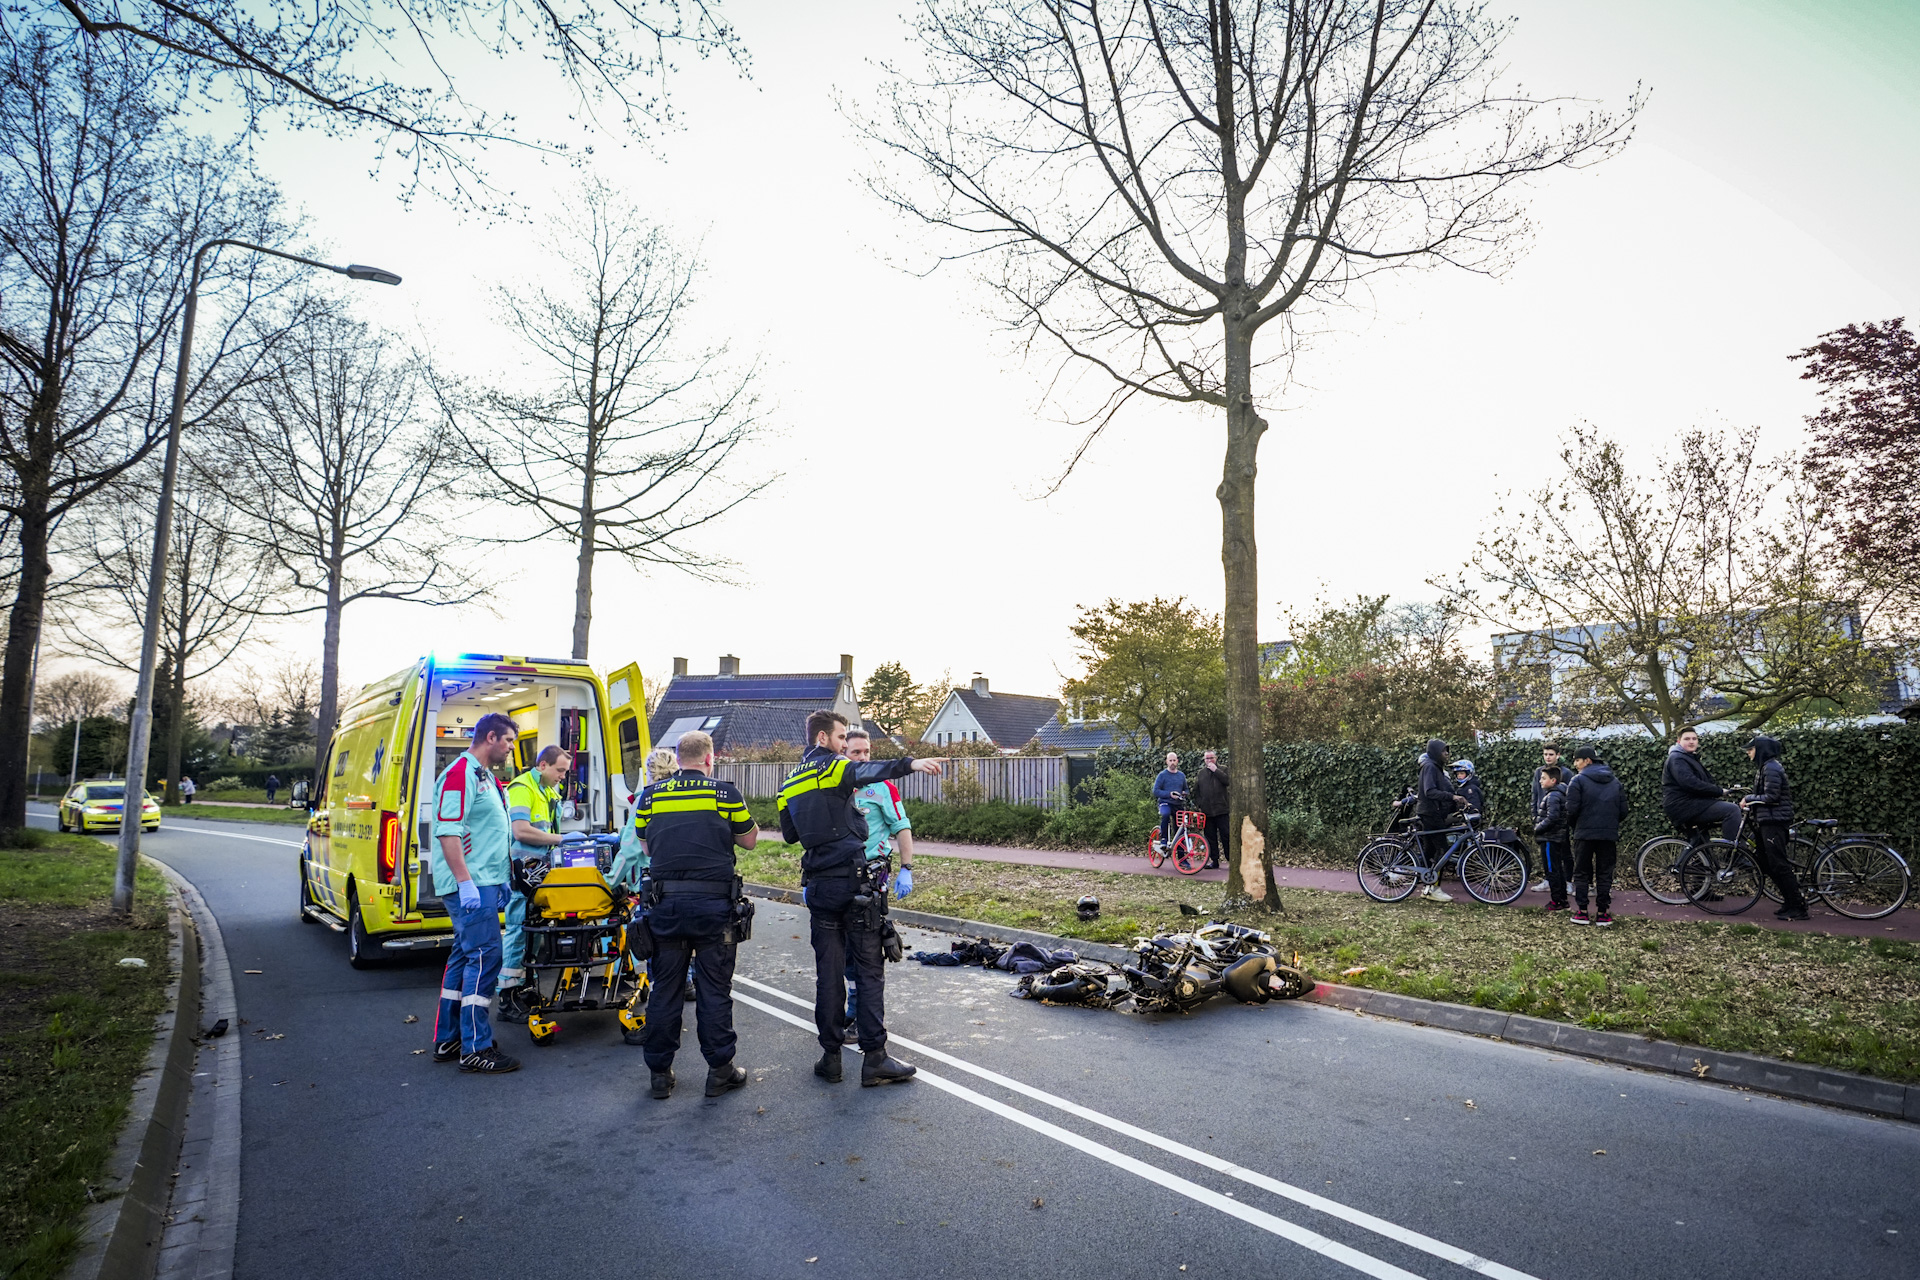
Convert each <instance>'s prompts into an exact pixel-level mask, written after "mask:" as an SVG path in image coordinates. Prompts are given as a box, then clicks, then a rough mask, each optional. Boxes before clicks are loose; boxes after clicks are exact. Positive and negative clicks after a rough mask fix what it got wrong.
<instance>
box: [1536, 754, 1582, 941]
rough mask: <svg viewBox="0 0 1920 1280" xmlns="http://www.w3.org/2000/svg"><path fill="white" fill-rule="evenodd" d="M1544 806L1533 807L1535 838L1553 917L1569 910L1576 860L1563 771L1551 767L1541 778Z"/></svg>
mask: <svg viewBox="0 0 1920 1280" xmlns="http://www.w3.org/2000/svg"><path fill="white" fill-rule="evenodd" d="M1537 777H1538V780H1539V783H1540V802H1539V803H1538V804H1536V805H1535V806H1534V807H1533V836H1534V839H1536V840H1538V841H1539V842H1540V861H1541V863H1542V864H1543V865H1544V869H1545V871H1546V874H1547V892H1548V893H1549V894H1550V895H1552V896H1551V898H1550V900H1549V901H1548V903H1547V911H1548V913H1549V914H1551V913H1553V912H1555V911H1565V910H1566V909H1567V873H1568V872H1569V871H1571V870H1572V869H1573V866H1572V864H1573V858H1572V855H1571V854H1570V853H1569V851H1568V849H1567V795H1566V792H1565V791H1562V790H1561V789H1560V767H1559V766H1558V765H1547V766H1546V767H1545V768H1542V769H1541V770H1540V771H1539V773H1538V775H1537Z"/></svg>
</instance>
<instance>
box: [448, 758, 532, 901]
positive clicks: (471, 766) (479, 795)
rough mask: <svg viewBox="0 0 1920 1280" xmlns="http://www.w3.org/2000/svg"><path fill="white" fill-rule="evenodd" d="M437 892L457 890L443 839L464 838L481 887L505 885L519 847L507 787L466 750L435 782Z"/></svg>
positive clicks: (475, 879)
mask: <svg viewBox="0 0 1920 1280" xmlns="http://www.w3.org/2000/svg"><path fill="white" fill-rule="evenodd" d="M433 836H434V840H433V853H434V856H433V889H434V892H435V893H438V894H439V895H440V896H441V897H443V898H445V897H448V896H450V895H452V894H453V893H454V892H455V888H456V886H455V885H454V882H453V872H452V871H451V870H450V869H449V868H448V867H447V862H446V859H445V858H444V857H442V856H441V855H440V837H441V836H458V837H459V839H460V851H461V853H462V854H464V855H465V856H466V859H467V874H468V875H469V876H471V877H473V882H474V883H475V884H477V885H484V884H505V883H506V882H507V859H508V857H509V856H510V851H511V849H512V847H513V824H512V823H511V822H509V821H508V820H507V788H506V786H505V785H504V784H503V783H502V782H501V781H500V779H498V778H496V777H494V776H493V771H492V770H491V769H489V768H487V766H485V765H483V764H481V763H480V761H479V760H478V759H477V758H475V756H474V754H473V752H471V751H462V752H461V753H460V754H459V755H458V756H456V757H455V758H454V761H453V763H452V764H450V765H448V766H447V767H446V770H445V771H444V772H443V773H441V775H440V778H439V781H437V782H435V783H434V784H433Z"/></svg>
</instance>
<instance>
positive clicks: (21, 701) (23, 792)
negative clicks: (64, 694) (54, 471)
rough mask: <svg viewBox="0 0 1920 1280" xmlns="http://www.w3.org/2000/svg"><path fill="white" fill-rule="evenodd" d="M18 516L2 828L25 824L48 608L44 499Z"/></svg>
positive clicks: (0, 795)
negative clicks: (38, 663) (36, 677)
mask: <svg viewBox="0 0 1920 1280" xmlns="http://www.w3.org/2000/svg"><path fill="white" fill-rule="evenodd" d="M23 505H31V506H33V507H34V508H35V510H33V511H32V513H31V514H29V515H28V516H27V517H26V518H25V519H23V520H22V521H21V522H20V585H19V588H18V589H17V590H16V591H15V593H14V598H13V610H12V612H11V613H10V614H9V616H8V619H7V647H6V658H5V664H6V665H5V667H4V670H0V831H12V830H16V829H18V828H20V827H24V826H25V825H26V824H27V756H28V752H29V747H30V745H31V741H32V735H33V709H32V708H33V655H34V651H35V650H36V649H37V648H38V647H39V644H40V627H41V623H42V621H43V620H44V618H45V615H46V609H47V583H48V581H49V580H50V579H51V577H52V573H53V566H52V564H51V563H50V562H49V561H48V559H47V536H48V532H49V522H48V520H47V517H46V514H45V504H44V503H37V504H23Z"/></svg>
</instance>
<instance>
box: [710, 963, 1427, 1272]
mask: <svg viewBox="0 0 1920 1280" xmlns="http://www.w3.org/2000/svg"><path fill="white" fill-rule="evenodd" d="M752 985H754V986H756V987H758V986H760V984H759V983H757V982H756V983H753V984H752ZM776 994H781V995H784V994H785V993H784V992H779V993H776ZM733 998H734V999H735V1000H737V1001H739V1002H740V1003H741V1004H746V1005H751V1006H752V1007H753V1008H755V1009H758V1010H760V1011H761V1012H762V1013H767V1014H771V1015H772V1016H774V1017H776V1018H779V1019H780V1020H782V1021H783V1022H791V1023H792V1024H793V1025H794V1026H796V1027H799V1028H801V1029H802V1030H805V1031H808V1032H813V1031H814V1025H813V1023H811V1022H809V1021H807V1020H806V1019H804V1018H797V1017H795V1016H794V1015H793V1014H790V1013H788V1012H787V1011H786V1010H785V1009H779V1008H775V1007H774V1006H773V1005H770V1004H765V1003H763V1002H761V1001H759V1000H755V999H754V998H753V997H752V996H743V995H740V994H739V993H737V992H736V993H735V994H734V997H733ZM894 1038H896V1039H897V1038H898V1037H894ZM901 1043H902V1044H905V1043H907V1042H906V1041H904V1040H902V1041H901ZM916 1052H921V1050H919V1049H917V1048H916ZM914 1078H915V1079H916V1080H924V1081H925V1082H926V1083H928V1084H930V1085H932V1086H933V1087H934V1088H936V1089H940V1090H942V1091H944V1092H946V1093H950V1094H952V1095H954V1096H955V1097H956V1098H960V1099H962V1100H964V1101H967V1102H971V1103H972V1104H973V1105H974V1106H976V1107H979V1108H980V1109H982V1110H983V1111H990V1112H992V1113H993V1114H994V1115H997V1116H1000V1117H1002V1118H1003V1119H1007V1120H1011V1121H1013V1122H1014V1123H1015V1124H1018V1125H1021V1126H1023V1127H1025V1128H1028V1129H1031V1130H1033V1131H1034V1132H1035V1133H1038V1134H1041V1135H1043V1136H1045V1137H1048V1138H1052V1139H1053V1140H1054V1141H1056V1142H1059V1143H1063V1144H1065V1145H1066V1146H1069V1147H1072V1148H1074V1149H1075V1150H1078V1151H1084V1152H1085V1153H1086V1154H1088V1155H1090V1156H1093V1157H1094V1158H1095V1159H1097V1160H1104V1161H1105V1162H1106V1163H1108V1164H1110V1165H1113V1166H1114V1167H1115V1168H1117V1169H1124V1170H1126V1171H1127V1172H1128V1173H1131V1174H1134V1175H1136V1176H1138V1177H1141V1178H1145V1179H1146V1180H1147V1181H1148V1182H1152V1183H1156V1184H1158V1185H1159V1186H1162V1187H1165V1188H1166V1189H1167V1190H1169V1191H1173V1192H1176V1193H1177V1194H1179V1195H1183V1196H1185V1197H1187V1198H1188V1199H1189V1200H1194V1201H1197V1202H1198V1203H1200V1204H1204V1205H1206V1206H1207V1207H1208V1208H1210V1209H1218V1210H1219V1211H1220V1212H1222V1213H1224V1214H1226V1215H1228V1216H1229V1217H1233V1218H1238V1219H1240V1220H1241V1221H1242V1222H1246V1223H1250V1224H1252V1225H1253V1226H1256V1227H1259V1228H1261V1229H1262V1230H1264V1231H1269V1232H1272V1233H1273V1234H1274V1235H1277V1236H1280V1237H1281V1238H1282V1239H1286V1240H1291V1241H1293V1243H1295V1244H1297V1245H1300V1246H1301V1247H1302V1248H1306V1249H1311V1250H1313V1251H1314V1252H1315V1253H1318V1254H1321V1255H1322V1256H1324V1257H1327V1258H1330V1259H1332V1260H1333V1261H1335V1262H1339V1263H1343V1264H1345V1265H1346V1266H1349V1267H1352V1268H1353V1269H1354V1270H1355V1271H1358V1272H1361V1273H1362V1274H1364V1275H1369V1276H1374V1277H1377V1280H1423V1277H1421V1276H1419V1275H1418V1274H1416V1273H1415V1272H1412V1271H1403V1270H1402V1269H1400V1268H1399V1267H1396V1266H1394V1265H1393V1264H1392V1263H1390V1262H1383V1261H1381V1260H1380V1259H1379V1258H1376V1257H1373V1256H1372V1255H1371V1254H1365V1253H1362V1252H1360V1251H1359V1250H1358V1249H1354V1248H1350V1247H1349V1246H1347V1245H1344V1244H1341V1243H1340V1242H1339V1241H1337V1240H1329V1239H1328V1238H1327V1237H1325V1236H1323V1235H1321V1234H1320V1233H1319V1232H1317V1231H1309V1230H1308V1229H1307V1228H1305V1227H1301V1226H1296V1225H1295V1224H1293V1223H1291V1222H1288V1221H1287V1220H1286V1219H1285V1218H1277V1217H1275V1216H1274V1215H1272V1214H1270V1213H1266V1212H1264V1211H1262V1210H1260V1209H1255V1208H1253V1207H1252V1206H1250V1205H1244V1204H1241V1203H1240V1202H1239V1201H1238V1200H1235V1199H1233V1198H1232V1197H1231V1196H1224V1195H1221V1194H1220V1193H1219V1192H1217V1191H1214V1190H1212V1189H1210V1188H1208V1187H1203V1186H1201V1185H1200V1184H1199V1183H1197V1182H1189V1181H1187V1180H1186V1179H1185V1178H1182V1177H1180V1176H1178V1175H1177V1174H1171V1173H1168V1172H1167V1171H1166V1170H1164V1169H1156V1168H1155V1167H1154V1166H1152V1165H1150V1164H1148V1163H1147V1162H1146V1161H1144V1160H1136V1159H1134V1158H1133V1157H1132V1156H1129V1155H1123V1154H1122V1153H1121V1152H1118V1151H1115V1150H1114V1149H1113V1148H1112V1147H1109V1146H1106V1145H1105V1144H1103V1143H1099V1142H1095V1141H1094V1140H1093V1139H1091V1138H1087V1137H1082V1136H1081V1135H1080V1134H1077V1133H1074V1132H1073V1131H1072V1130H1070V1129H1062V1128H1061V1127H1060V1126H1059V1125H1056V1124H1049V1123H1048V1122H1046V1121H1045V1120H1041V1119H1038V1118H1036V1117H1034V1116H1030V1115H1028V1114H1026V1113H1025V1112H1024V1111H1016V1110H1014V1109H1013V1108H1012V1107H1010V1106H1008V1105H1006V1104H1005V1103H1004V1102H997V1101H995V1100H994V1099H992V1098H989V1097H987V1096H986V1095H985V1094H982V1093H975V1092H974V1091H973V1090H972V1089H969V1088H967V1087H966V1086H965V1085H959V1084H955V1083H954V1082H953V1081H951V1080H944V1079H942V1078H941V1077H939V1076H936V1075H934V1074H932V1073H931V1072H929V1071H926V1070H922V1071H921V1072H920V1073H919V1074H918V1075H917V1076H915V1077H914ZM889 1087H892V1086H889Z"/></svg>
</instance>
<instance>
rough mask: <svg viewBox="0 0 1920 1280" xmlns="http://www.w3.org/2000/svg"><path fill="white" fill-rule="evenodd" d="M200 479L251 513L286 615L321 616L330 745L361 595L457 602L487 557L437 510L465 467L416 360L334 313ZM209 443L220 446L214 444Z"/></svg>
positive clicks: (324, 712)
mask: <svg viewBox="0 0 1920 1280" xmlns="http://www.w3.org/2000/svg"><path fill="white" fill-rule="evenodd" d="M223 427H224V430H223V432H222V434H221V437H220V439H219V445H218V448H217V449H210V450H209V451H208V452H206V453H203V454H202V455H201V461H200V467H201V471H200V477H201V479H202V480H203V481H204V482H208V483H217V484H218V485H219V486H220V488H221V491H222V493H223V494H224V495H225V497H226V499H227V500H228V501H229V502H230V503H231V504H232V505H233V506H234V508H235V509H236V510H238V511H239V513H240V514H241V516H242V520H241V522H240V524H239V525H238V531H239V532H238V536H239V537H240V539H241V540H242V541H243V542H245V543H246V544H247V545H249V546H250V547H251V548H252V549H253V550H254V551H255V553H256V554H258V555H259V556H261V557H262V558H263V559H265V560H266V561H267V562H268V563H269V564H270V565H272V566H273V568H274V570H275V571H277V572H278V574H279V575H280V576H281V578H282V582H283V587H284V592H285V594H286V596H288V597H289V599H288V600H287V601H286V602H285V603H283V604H280V605H278V606H277V611H278V612H281V613H284V614H295V613H316V612H317V613H321V614H322V615H323V618H324V626H325V631H324V637H323V640H322V654H323V657H322V663H321V672H322V674H321V681H322V691H321V697H320V707H321V716H322V722H321V726H320V727H321V730H322V735H321V741H322V742H324V741H325V740H326V733H327V732H328V731H330V730H331V728H332V719H331V711H330V709H331V708H332V706H333V705H334V703H335V701H336V700H337V697H338V693H339V646H340V616H341V612H342V610H344V609H345V608H346V606H348V605H350V604H352V603H354V602H356V601H360V600H407V601H413V602H416V603H421V604H458V603H462V602H464V601H467V600H471V599H473V598H474V596H475V595H477V594H478V593H479V591H480V590H481V587H480V584H479V580H478V577H477V575H478V572H479V566H477V565H475V564H474V563H473V557H472V556H471V555H470V554H468V553H466V552H464V551H460V550H459V549H458V548H457V547H456V548H454V551H455V554H451V555H449V554H447V552H448V550H449V546H450V544H451V543H452V539H451V538H450V537H447V536H445V535H444V534H443V531H442V530H441V528H440V525H439V522H438V519H437V516H438V514H439V513H438V511H437V510H436V508H437V506H438V504H440V503H441V502H442V501H443V500H444V499H445V498H446V497H447V495H448V494H450V493H451V491H452V489H453V486H454V482H455V478H456V473H455V469H454V462H455V460H454V459H453V458H452V456H451V455H450V452H449V448H448V445H447V441H446V437H445V436H444V435H443V434H442V433H441V432H440V431H439V430H438V429H437V424H435V423H434V422H433V421H432V418H431V416H430V413H429V401H428V396H427V386H426V378H425V375H424V373H423V371H422V368H421V365H420V362H419V360H418V359H417V358H416V357H414V356H413V355H411V354H410V353H408V352H406V351H404V350H402V349H400V348H399V347H398V346H397V344H396V343H395V342H394V341H393V340H392V339H390V338H388V337H386V336H384V335H382V334H380V333H378V332H376V331H373V330H371V329H369V328H368V327H367V326H366V325H364V324H361V323H359V322H358V321H355V320H352V319H350V318H348V317H346V316H344V315H341V314H339V313H338V312H323V313H320V314H316V315H315V316H313V317H312V318H311V319H310V321H309V322H308V323H307V324H306V325H304V326H303V327H302V328H301V330H300V331H299V332H298V333H297V334H296V335H295V336H294V338H293V339H292V340H291V341H290V342H289V344H288V346H287V348H286V351H285V353H284V355H283V358H282V359H281V360H280V362H279V364H278V365H277V367H276V370H275V373H274V376H273V377H272V378H270V379H268V380H266V381H263V382H261V383H260V384H258V385H257V386H256V387H254V388H253V390H252V391H251V393H250V394H249V395H248V397H247V400H246V402H245V404H244V405H243V406H241V407H240V408H239V409H238V410H236V412H235V413H234V414H232V415H231V417H230V419H229V420H228V421H227V422H226V423H224V424H223ZM209 443H211V442H209Z"/></svg>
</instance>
